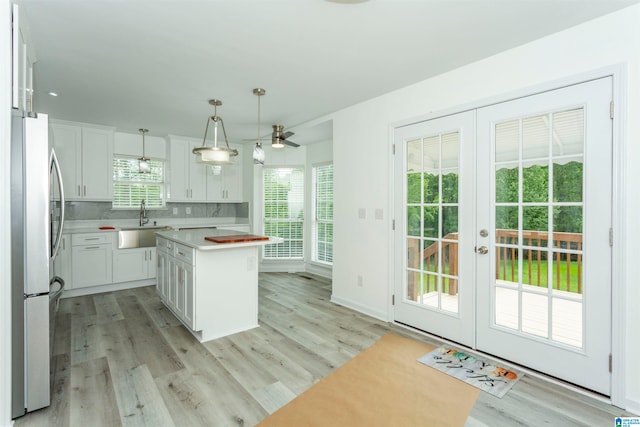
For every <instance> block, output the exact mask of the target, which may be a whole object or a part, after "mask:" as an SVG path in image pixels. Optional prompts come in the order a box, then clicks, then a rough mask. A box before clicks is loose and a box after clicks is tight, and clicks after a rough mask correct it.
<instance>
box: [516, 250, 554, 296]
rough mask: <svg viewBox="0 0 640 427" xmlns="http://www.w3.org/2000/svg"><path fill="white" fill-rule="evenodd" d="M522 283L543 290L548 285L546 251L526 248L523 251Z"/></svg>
mask: <svg viewBox="0 0 640 427" xmlns="http://www.w3.org/2000/svg"><path fill="white" fill-rule="evenodd" d="M522 253H523V259H522V283H523V284H525V285H529V286H535V287H536V288H539V289H540V290H545V289H547V287H548V283H549V273H548V271H549V264H548V255H547V254H548V252H547V251H546V250H541V249H535V248H528V249H524V250H523V252H522Z"/></svg>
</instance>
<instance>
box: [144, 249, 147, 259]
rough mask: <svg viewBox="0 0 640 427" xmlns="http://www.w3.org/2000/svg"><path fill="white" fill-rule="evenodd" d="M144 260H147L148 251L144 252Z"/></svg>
mask: <svg viewBox="0 0 640 427" xmlns="http://www.w3.org/2000/svg"><path fill="white" fill-rule="evenodd" d="M144 260H145V261H146V260H147V251H144Z"/></svg>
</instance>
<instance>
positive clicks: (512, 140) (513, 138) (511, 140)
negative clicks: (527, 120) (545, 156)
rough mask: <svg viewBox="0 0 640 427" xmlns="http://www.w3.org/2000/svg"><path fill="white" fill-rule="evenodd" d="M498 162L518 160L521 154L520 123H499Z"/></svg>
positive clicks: (497, 138) (497, 131)
mask: <svg viewBox="0 0 640 427" xmlns="http://www.w3.org/2000/svg"><path fill="white" fill-rule="evenodd" d="M495 131H496V135H495V142H496V156H495V159H496V162H505V161H509V160H518V158H519V154H520V121H519V120H511V121H508V122H503V123H498V124H497V125H496V128H495Z"/></svg>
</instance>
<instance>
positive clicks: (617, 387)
mask: <svg viewBox="0 0 640 427" xmlns="http://www.w3.org/2000/svg"><path fill="white" fill-rule="evenodd" d="M627 74H628V64H626V63H621V64H615V65H611V66H608V67H603V68H599V69H596V70H592V71H588V72H585V73H580V74H577V75H573V76H570V77H565V78H562V79H557V80H553V81H550V82H545V83H542V84H538V85H534V86H529V87H525V88H523V89H519V90H516V91H513V92H508V93H505V94H501V95H496V96H492V97H488V98H485V99H484V100H480V101H476V102H473V103H469V104H463V105H459V106H457V107H452V108H448V109H445V110H441V111H437V112H435V113H429V114H426V115H423V116H417V117H413V118H411V119H407V120H402V121H399V122H394V123H391V124H390V125H389V129H388V141H389V150H390V152H391V153H393V152H394V150H397V149H401V147H395V149H394V130H395V128H397V127H400V126H407V125H410V124H412V123H417V122H421V121H426V120H432V119H437V118H440V117H444V116H449V115H452V114H457V113H461V112H465V111H469V110H475V109H478V108H482V107H488V106H491V105H494V104H498V103H502V102H506V101H511V100H514V99H518V98H523V97H526V96H530V95H536V94H539V93H543V92H548V91H552V90H555V89H559V88H563V87H566V86H571V85H575V84H578V83H584V82H587V81H591V80H596V79H600V78H603V77H608V76H611V77H612V78H613V119H612V129H613V137H612V145H613V153H612V156H613V176H612V181H613V189H612V191H613V195H612V204H613V206H612V227H613V247H612V248H611V249H612V266H611V267H612V276H611V283H612V290H611V313H612V314H611V353H612V355H613V357H612V363H611V396H610V400H611V403H612V404H613V405H615V406H618V407H620V408H626V406H627V401H626V394H625V391H626V379H625V364H626V350H627V348H626V343H625V338H626V324H625V319H626V314H627V310H626V288H627V278H626V274H625V273H626V260H625V258H624V256H625V248H626V247H627V237H626V236H627V232H626V231H627V221H628V218H627V212H626V207H627V197H628V196H627V194H626V193H625V188H626V167H625V158H626V152H627V148H626V126H627V93H628V83H627V81H628V78H627ZM388 170H389V182H390V183H394V182H395V179H396V178H395V176H396V171H395V170H394V156H393V155H391V156H389V163H388ZM395 196H396V195H395V193H394V185H391V188H390V190H389V206H388V209H389V212H391V213H392V214H391V215H390V220H391V224H390V227H389V237H388V242H389V253H390V254H391V256H390V257H389V262H390V264H389V268H388V271H389V277H388V289H387V292H388V300H387V301H388V305H387V313H388V315H387V320H388V321H390V322H394V307H393V298H394V290H395V280H396V278H395V275H394V273H395V264H396V263H397V262H402V260H401V259H397V257H398V254H396V253H395V247H394V244H395V231H394V224H395V223H396V220H398V221H401V220H402V218H401V217H400V216H399V215H400V214H399V213H397V212H396V211H395V203H394V202H395ZM395 228H396V229H398V228H399V227H395ZM399 297H400V296H399Z"/></svg>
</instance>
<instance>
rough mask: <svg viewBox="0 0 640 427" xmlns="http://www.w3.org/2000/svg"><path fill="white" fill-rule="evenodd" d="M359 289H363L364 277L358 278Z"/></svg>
mask: <svg viewBox="0 0 640 427" xmlns="http://www.w3.org/2000/svg"><path fill="white" fill-rule="evenodd" d="M358 287H359V288H361V287H362V276H358Z"/></svg>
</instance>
